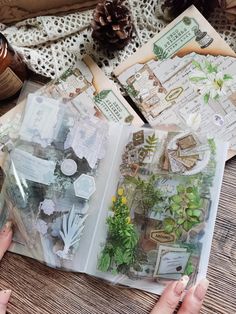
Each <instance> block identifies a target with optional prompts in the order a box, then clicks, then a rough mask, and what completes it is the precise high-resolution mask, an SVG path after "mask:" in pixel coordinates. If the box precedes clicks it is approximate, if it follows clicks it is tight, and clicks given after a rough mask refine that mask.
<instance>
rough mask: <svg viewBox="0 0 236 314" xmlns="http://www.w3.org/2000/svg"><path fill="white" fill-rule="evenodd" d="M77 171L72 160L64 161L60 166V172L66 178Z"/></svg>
mask: <svg viewBox="0 0 236 314" xmlns="http://www.w3.org/2000/svg"><path fill="white" fill-rule="evenodd" d="M76 171H77V164H76V162H75V161H74V160H73V159H65V160H63V162H62V164H61V172H62V173H63V174H64V175H66V176H72V175H73V174H75V173H76Z"/></svg>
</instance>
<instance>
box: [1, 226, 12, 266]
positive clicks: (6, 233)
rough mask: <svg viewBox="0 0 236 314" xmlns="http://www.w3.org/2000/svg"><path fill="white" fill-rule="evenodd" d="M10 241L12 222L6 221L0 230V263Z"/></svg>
mask: <svg viewBox="0 0 236 314" xmlns="http://www.w3.org/2000/svg"><path fill="white" fill-rule="evenodd" d="M11 241H12V222H11V221H8V222H7V223H6V224H5V226H4V228H3V229H2V230H0V261H1V259H2V257H3V255H4V253H5V252H6V250H7V249H8V248H9V246H10V244H11Z"/></svg>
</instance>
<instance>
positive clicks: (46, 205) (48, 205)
mask: <svg viewBox="0 0 236 314" xmlns="http://www.w3.org/2000/svg"><path fill="white" fill-rule="evenodd" d="M39 208H40V210H42V211H43V212H44V214H46V215H48V216H50V215H52V214H53V213H54V212H55V210H56V207H55V204H54V202H53V201H52V200H49V199H45V200H44V201H43V202H41V203H40V204H39Z"/></svg>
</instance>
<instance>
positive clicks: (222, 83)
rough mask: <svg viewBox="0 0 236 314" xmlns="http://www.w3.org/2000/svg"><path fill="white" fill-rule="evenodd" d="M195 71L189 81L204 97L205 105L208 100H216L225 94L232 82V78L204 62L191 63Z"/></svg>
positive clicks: (215, 66) (216, 67)
mask: <svg viewBox="0 0 236 314" xmlns="http://www.w3.org/2000/svg"><path fill="white" fill-rule="evenodd" d="M193 65H194V67H195V70H194V71H193V72H192V74H191V77H190V81H191V82H192V83H193V84H194V85H195V87H196V89H197V91H198V92H199V93H200V94H201V95H203V96H204V102H205V103H206V104H207V103H208V102H209V100H210V99H214V100H218V99H219V98H220V97H222V96H224V95H226V94H227V92H228V91H229V89H230V87H231V86H232V84H233V82H234V77H233V76H231V75H229V74H224V73H222V72H221V71H219V70H218V66H217V65H214V64H212V63H210V62H209V61H206V62H205V63H203V64H200V63H199V62H197V61H193Z"/></svg>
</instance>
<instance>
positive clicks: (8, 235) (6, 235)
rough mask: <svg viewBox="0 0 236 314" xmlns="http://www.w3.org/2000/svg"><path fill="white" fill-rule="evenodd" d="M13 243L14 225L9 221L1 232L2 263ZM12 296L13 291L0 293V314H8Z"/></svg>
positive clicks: (0, 257)
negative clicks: (8, 305)
mask: <svg viewBox="0 0 236 314" xmlns="http://www.w3.org/2000/svg"><path fill="white" fill-rule="evenodd" d="M11 241H12V223H11V222H10V221H8V222H7V223H6V225H5V226H4V228H3V229H2V230H1V231H0V261H1V259H2V257H3V255H4V254H5V252H6V250H7V249H8V248H9V246H10V245H11ZM10 296H11V290H3V291H0V314H6V310H7V304H8V301H9V299H10Z"/></svg>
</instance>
